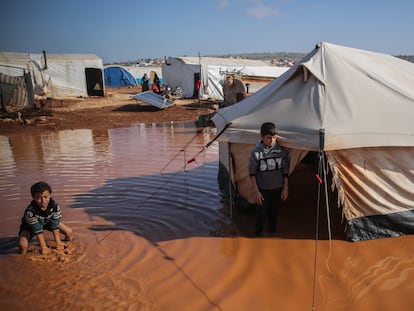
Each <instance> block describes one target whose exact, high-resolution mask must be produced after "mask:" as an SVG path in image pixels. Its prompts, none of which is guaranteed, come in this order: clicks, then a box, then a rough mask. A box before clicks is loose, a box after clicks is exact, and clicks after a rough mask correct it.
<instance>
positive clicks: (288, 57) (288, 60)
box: [104, 52, 414, 66]
mask: <svg viewBox="0 0 414 311" xmlns="http://www.w3.org/2000/svg"><path fill="white" fill-rule="evenodd" d="M202 56H205V57H226V58H243V59H256V60H262V61H265V62H269V63H271V64H272V65H275V66H292V65H293V64H295V63H297V62H299V61H301V60H302V59H303V57H305V56H306V54H305V53H297V52H275V53H270V52H267V53H241V54H224V55H202ZM394 56H395V57H398V58H401V59H404V60H406V61H409V62H412V63H414V55H394ZM163 62H164V59H150V58H147V59H137V60H133V61H124V62H117V63H112V64H116V65H126V66H132V65H137V64H147V65H148V64H150V65H153V66H161V64H162V63H163ZM104 65H110V64H104Z"/></svg>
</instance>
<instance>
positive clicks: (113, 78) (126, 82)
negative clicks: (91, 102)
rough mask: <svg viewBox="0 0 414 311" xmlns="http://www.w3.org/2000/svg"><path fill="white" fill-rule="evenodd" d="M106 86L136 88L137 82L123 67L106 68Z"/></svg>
mask: <svg viewBox="0 0 414 311" xmlns="http://www.w3.org/2000/svg"><path fill="white" fill-rule="evenodd" d="M104 77H105V85H106V86H110V87H114V88H119V87H124V86H136V85H137V80H136V79H135V77H134V76H133V75H132V74H131V73H130V72H129V71H128V70H126V69H125V68H123V67H121V66H107V67H105V68H104Z"/></svg>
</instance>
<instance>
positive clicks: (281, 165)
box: [249, 122, 289, 236]
mask: <svg viewBox="0 0 414 311" xmlns="http://www.w3.org/2000/svg"><path fill="white" fill-rule="evenodd" d="M276 134H277V132H276V126H275V124H273V123H270V122H266V123H263V124H262V126H261V128H260V135H261V140H260V141H259V142H258V143H257V145H256V147H255V148H254V149H253V150H252V151H251V154H250V159H249V175H250V179H251V181H252V185H253V187H254V192H255V203H256V205H257V210H256V227H255V233H254V234H255V236H262V235H263V227H264V224H265V221H266V218H267V221H268V228H269V233H275V232H276V224H277V214H278V207H279V204H280V201H281V200H282V201H284V200H286V199H287V197H288V175H289V160H288V156H287V153H286V152H285V151H284V150H283V149H282V148H281V147H280V146H279V144H278V143H277V141H276Z"/></svg>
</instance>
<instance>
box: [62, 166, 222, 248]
mask: <svg viewBox="0 0 414 311" xmlns="http://www.w3.org/2000/svg"><path fill="white" fill-rule="evenodd" d="M216 166H217V164H216V163H206V164H204V165H203V166H200V167H198V168H195V169H193V170H182V171H178V172H175V173H164V174H159V175H148V176H137V177H126V178H117V179H110V180H107V181H106V183H105V184H104V185H103V186H101V187H98V188H95V189H93V190H92V191H90V192H88V193H84V194H80V195H77V196H75V198H74V203H73V204H72V205H70V206H69V208H83V209H84V210H85V211H86V212H87V213H88V214H89V216H90V217H91V219H93V218H94V217H100V218H103V219H104V220H105V221H107V222H108V224H96V225H92V226H91V227H90V229H91V230H96V231H106V230H128V231H131V232H134V233H135V234H137V235H139V236H142V237H145V238H146V239H147V240H150V241H153V242H157V241H165V240H173V239H181V238H187V237H192V236H217V235H221V227H222V224H223V223H228V222H229V220H228V219H227V218H226V217H225V216H224V215H223V214H221V213H220V212H219V208H220V207H221V203H220V196H219V192H218V187H217V183H216V182H215V180H216V177H215V176H214V175H215V174H214V172H215V171H216V170H215V169H214V168H215V167H216Z"/></svg>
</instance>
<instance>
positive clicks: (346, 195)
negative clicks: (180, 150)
mask: <svg viewBox="0 0 414 311" xmlns="http://www.w3.org/2000/svg"><path fill="white" fill-rule="evenodd" d="M413 86H414V64H413V63H410V62H407V61H404V60H401V59H399V58H396V57H393V56H390V55H385V54H381V53H375V52H371V51H365V50H360V49H355V48H349V47H344V46H338V45H334V44H330V43H320V44H318V45H317V46H316V47H315V49H314V50H313V51H312V52H310V53H309V54H308V55H307V56H306V57H305V58H304V59H303V60H302V61H301V62H299V63H298V64H296V65H294V66H293V67H292V68H291V69H290V70H289V71H287V72H286V73H285V74H283V75H282V76H281V77H279V78H278V79H277V80H275V81H274V82H272V83H270V84H268V85H267V86H265V87H264V88H262V89H261V90H260V91H259V92H257V93H256V94H254V95H252V96H251V97H249V98H246V99H244V100H242V101H241V102H239V103H237V104H236V105H233V106H231V107H228V108H224V109H221V110H220V111H219V112H218V113H217V114H216V115H215V116H214V117H213V122H214V123H215V124H216V126H217V130H218V132H222V131H223V130H224V131H223V134H222V135H221V137H219V140H220V141H221V142H220V161H221V162H222V163H221V164H222V165H224V167H226V168H227V169H230V168H231V167H230V161H229V159H228V155H231V156H232V157H233V163H235V165H236V166H239V169H238V170H237V171H238V176H237V180H235V182H236V184H237V183H239V185H238V189H239V191H240V192H242V193H241V195H242V196H244V197H245V198H246V199H248V200H249V201H251V193H249V188H251V187H250V186H249V184H248V183H249V178H248V175H247V170H244V169H240V167H243V165H244V166H245V165H246V161H247V158H248V155H249V150H250V149H251V148H252V147H253V144H255V142H256V141H257V140H258V139H259V133H258V129H259V128H260V125H261V123H263V122H267V121H271V122H274V123H275V124H276V125H277V127H278V135H279V142H280V144H281V145H282V146H284V147H286V148H287V149H288V150H289V154H290V161H291V171H293V170H294V168H295V166H296V164H297V163H298V162H300V160H301V159H302V158H303V157H304V156H305V154H306V153H307V152H308V151H319V152H320V153H323V155H326V158H327V162H328V164H329V167H330V168H331V172H332V180H333V183H334V186H335V187H336V189H337V191H338V197H339V203H340V205H341V206H342V208H343V214H344V216H345V219H346V229H347V235H348V238H349V239H350V240H352V241H358V240H366V239H373V238H379V237H389V236H398V235H402V234H409V233H414V161H413V160H414V122H413V121H412V116H413V115H414V88H413ZM233 169H234V168H233Z"/></svg>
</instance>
